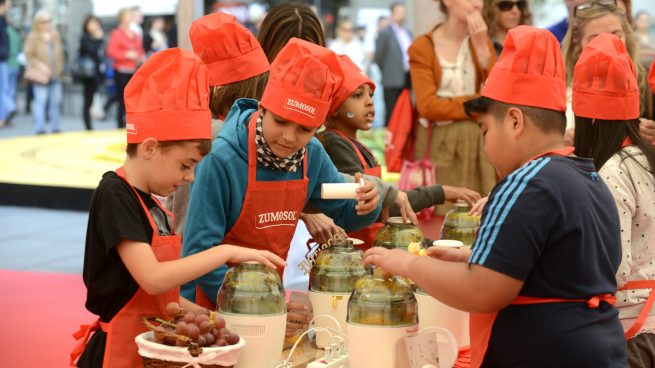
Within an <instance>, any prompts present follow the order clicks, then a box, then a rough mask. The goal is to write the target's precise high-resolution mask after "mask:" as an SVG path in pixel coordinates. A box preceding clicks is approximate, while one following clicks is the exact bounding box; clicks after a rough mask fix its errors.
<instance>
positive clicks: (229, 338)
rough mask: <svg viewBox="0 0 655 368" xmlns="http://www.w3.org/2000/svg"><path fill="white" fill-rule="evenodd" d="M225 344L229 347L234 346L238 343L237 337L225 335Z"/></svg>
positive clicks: (235, 335) (231, 334) (233, 334)
mask: <svg viewBox="0 0 655 368" xmlns="http://www.w3.org/2000/svg"><path fill="white" fill-rule="evenodd" d="M225 342H227V343H228V344H230V345H234V344H236V343H238V342H239V335H237V334H235V333H231V332H230V333H229V334H227V335H225Z"/></svg>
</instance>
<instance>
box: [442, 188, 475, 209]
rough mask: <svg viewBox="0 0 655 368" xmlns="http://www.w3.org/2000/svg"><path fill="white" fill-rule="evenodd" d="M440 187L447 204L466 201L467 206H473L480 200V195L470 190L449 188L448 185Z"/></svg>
mask: <svg viewBox="0 0 655 368" xmlns="http://www.w3.org/2000/svg"><path fill="white" fill-rule="evenodd" d="M441 187H442V188H443V192H444V196H445V197H446V200H447V201H448V202H457V200H459V199H461V200H464V201H466V203H468V204H469V206H473V205H474V204H475V202H477V201H478V200H479V199H480V193H478V192H476V191H474V190H471V189H467V188H460V187H451V186H448V185H442V186H441Z"/></svg>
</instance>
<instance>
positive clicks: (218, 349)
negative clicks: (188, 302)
mask: <svg viewBox="0 0 655 368" xmlns="http://www.w3.org/2000/svg"><path fill="white" fill-rule="evenodd" d="M166 312H167V314H168V317H169V319H165V318H161V317H145V318H143V324H144V325H145V326H146V327H147V328H148V329H149V330H150V331H148V332H144V333H142V334H140V335H138V336H137V337H136V338H135V341H136V344H137V346H138V348H139V355H141V357H142V358H143V366H144V368H182V367H193V368H229V367H233V366H234V365H235V364H236V363H237V361H238V359H239V353H240V351H241V349H242V348H243V347H244V346H245V345H246V342H245V340H244V339H242V338H240V337H239V335H237V334H235V333H232V332H230V331H229V330H228V329H227V328H225V320H224V319H223V318H221V317H220V316H218V314H217V313H216V312H209V311H208V310H206V309H199V310H196V311H195V312H191V311H188V312H187V311H185V310H184V309H183V308H181V307H180V306H179V304H177V303H170V304H168V305H167V306H166Z"/></svg>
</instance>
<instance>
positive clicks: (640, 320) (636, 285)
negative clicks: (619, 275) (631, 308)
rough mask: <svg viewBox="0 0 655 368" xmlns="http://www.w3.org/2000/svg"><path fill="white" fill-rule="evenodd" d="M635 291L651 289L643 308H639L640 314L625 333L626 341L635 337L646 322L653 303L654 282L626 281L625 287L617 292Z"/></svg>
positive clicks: (654, 297) (654, 299) (654, 300)
mask: <svg viewBox="0 0 655 368" xmlns="http://www.w3.org/2000/svg"><path fill="white" fill-rule="evenodd" d="M635 289H651V290H650V292H649V293H648V298H647V299H646V302H645V303H644V306H643V307H642V308H641V312H639V316H637V320H636V321H635V323H634V324H633V325H632V326H631V327H630V328H629V329H628V330H627V331H626V332H625V339H626V340H629V339H630V338H632V337H633V336H634V335H636V334H637V332H639V330H641V328H642V327H643V325H644V323H645V322H646V319H647V318H648V314H649V313H650V310H651V308H652V307H653V303H655V280H634V281H628V282H627V283H626V284H625V285H623V287H622V288H620V289H619V291H626V290H635Z"/></svg>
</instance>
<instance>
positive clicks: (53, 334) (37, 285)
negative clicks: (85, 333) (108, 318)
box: [0, 270, 94, 368]
mask: <svg viewBox="0 0 655 368" xmlns="http://www.w3.org/2000/svg"><path fill="white" fill-rule="evenodd" d="M0 290H2V293H3V296H4V297H3V301H2V303H0V316H2V321H3V326H2V327H3V328H2V333H0V346H1V347H2V348H1V350H2V358H1V359H0V361H1V362H2V363H0V365H2V366H3V367H16V368H23V367H51V368H64V367H68V366H69V361H70V352H71V350H72V349H73V346H74V344H75V341H74V340H73V337H72V336H71V335H72V334H73V332H75V331H77V329H78V328H79V326H80V324H88V323H90V322H92V321H93V320H94V316H93V315H92V314H91V313H89V312H88V311H87V310H86V309H85V308H84V301H85V297H86V288H85V287H84V283H83V282H82V276H81V275H70V274H52V273H37V272H24V271H9V270H0Z"/></svg>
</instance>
